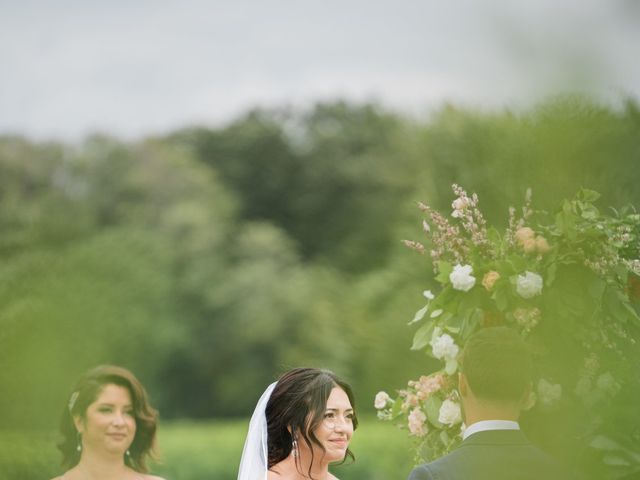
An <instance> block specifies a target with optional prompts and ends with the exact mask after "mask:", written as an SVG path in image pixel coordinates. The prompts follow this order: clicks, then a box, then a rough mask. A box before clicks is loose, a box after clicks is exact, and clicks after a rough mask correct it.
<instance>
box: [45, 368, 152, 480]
mask: <svg viewBox="0 0 640 480" xmlns="http://www.w3.org/2000/svg"><path fill="white" fill-rule="evenodd" d="M157 420H158V413H157V411H156V410H154V409H153V408H152V407H151V405H150V404H149V400H148V397H147V393H146V392H145V390H144V387H143V386H142V384H141V383H140V381H139V380H138V379H137V378H136V377H135V376H134V375H133V374H132V373H131V372H130V371H129V370H127V369H125V368H122V367H116V366H112V365H103V366H100V367H96V368H94V369H92V370H90V371H89V372H87V373H86V374H85V375H84V376H83V377H82V378H81V379H80V380H79V381H78V383H77V385H76V387H75V388H74V390H73V393H71V395H70V396H69V401H68V404H67V406H66V408H65V409H64V412H63V414H62V419H61V422H60V431H61V433H62V441H61V442H60V444H59V445H58V448H59V449H60V451H61V452H62V457H63V460H62V464H63V467H65V468H68V470H67V471H66V472H65V473H64V474H63V475H62V476H61V477H57V478H56V479H54V480H162V479H161V478H160V477H156V476H153V475H148V474H147V472H148V470H147V466H146V460H147V457H149V456H151V455H152V454H153V448H154V443H155V435H156V426H157Z"/></svg>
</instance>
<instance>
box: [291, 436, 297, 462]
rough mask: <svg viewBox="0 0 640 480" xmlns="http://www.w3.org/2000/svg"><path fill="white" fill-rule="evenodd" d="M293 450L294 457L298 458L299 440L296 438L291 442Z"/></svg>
mask: <svg viewBox="0 0 640 480" xmlns="http://www.w3.org/2000/svg"><path fill="white" fill-rule="evenodd" d="M291 452H292V453H293V458H298V442H297V441H296V439H295V438H294V439H293V442H292V443H291Z"/></svg>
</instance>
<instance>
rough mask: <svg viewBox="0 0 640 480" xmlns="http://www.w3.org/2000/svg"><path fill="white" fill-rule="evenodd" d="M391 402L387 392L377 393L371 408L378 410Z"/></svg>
mask: <svg viewBox="0 0 640 480" xmlns="http://www.w3.org/2000/svg"><path fill="white" fill-rule="evenodd" d="M390 400H391V397H390V396H389V394H388V393H387V392H378V393H377V394H376V399H375V401H374V402H373V406H374V407H376V408H377V409H378V410H380V409H381V408H384V407H386V406H387V403H389V401H390Z"/></svg>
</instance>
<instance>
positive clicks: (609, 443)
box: [589, 435, 622, 450]
mask: <svg viewBox="0 0 640 480" xmlns="http://www.w3.org/2000/svg"><path fill="white" fill-rule="evenodd" d="M589 446H590V447H591V448H595V449H596V450H620V449H621V448H622V447H621V446H620V444H619V443H617V442H616V441H615V440H612V439H610V438H609V437H605V436H604V435H598V436H596V437H594V438H593V440H591V442H590V443H589Z"/></svg>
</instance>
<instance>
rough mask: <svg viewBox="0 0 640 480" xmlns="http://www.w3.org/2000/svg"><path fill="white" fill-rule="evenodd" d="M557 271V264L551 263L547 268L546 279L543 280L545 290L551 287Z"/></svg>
mask: <svg viewBox="0 0 640 480" xmlns="http://www.w3.org/2000/svg"><path fill="white" fill-rule="evenodd" d="M557 271H558V264H557V263H552V264H551V265H549V268H547V278H545V282H544V283H545V285H546V287H547V288H549V287H550V286H551V285H553V282H554V281H555V279H556V273H557Z"/></svg>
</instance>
